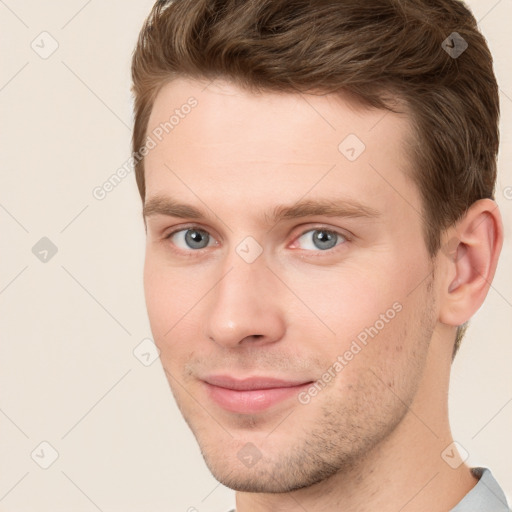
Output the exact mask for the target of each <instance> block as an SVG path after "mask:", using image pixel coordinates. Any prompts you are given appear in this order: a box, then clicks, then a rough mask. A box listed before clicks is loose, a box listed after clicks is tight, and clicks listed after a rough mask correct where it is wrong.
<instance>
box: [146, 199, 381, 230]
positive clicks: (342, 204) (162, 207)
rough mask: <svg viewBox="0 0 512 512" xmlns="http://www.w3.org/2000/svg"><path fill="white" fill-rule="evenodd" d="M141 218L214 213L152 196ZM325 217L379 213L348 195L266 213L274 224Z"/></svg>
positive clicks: (374, 215)
mask: <svg viewBox="0 0 512 512" xmlns="http://www.w3.org/2000/svg"><path fill="white" fill-rule="evenodd" d="M142 215H143V217H144V219H146V218H147V217H151V216H153V215H165V216H169V217H178V218H182V219H185V218H188V219H213V218H214V217H215V215H214V214H211V213H209V212H206V211H202V210H200V209H198V208H196V207H194V206H191V205H188V204H183V203H180V202H178V201H177V200H176V199H174V198H172V197H169V196H161V195H157V196H153V197H151V198H149V199H148V200H147V201H146V202H145V203H144V207H143V210H142ZM315 215H318V216H325V217H366V218H377V217H379V216H380V212H379V211H378V210H375V209H374V208H371V207H369V206H366V205H363V204H362V203H359V202H357V201H354V200H352V199H347V198H340V199H328V198H324V199H306V200H300V201H298V202H297V203H294V204H292V205H278V206H276V207H274V208H273V209H272V210H271V211H270V214H265V220H266V222H268V223H269V224H276V223H278V222H280V221H281V220H289V219H299V218H302V217H311V216H315Z"/></svg>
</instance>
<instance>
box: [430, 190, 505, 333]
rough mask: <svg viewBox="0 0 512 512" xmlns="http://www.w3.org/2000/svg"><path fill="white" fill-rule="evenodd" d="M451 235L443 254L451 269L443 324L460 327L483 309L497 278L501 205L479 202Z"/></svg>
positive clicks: (448, 273) (444, 305) (442, 315)
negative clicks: (481, 307)
mask: <svg viewBox="0 0 512 512" xmlns="http://www.w3.org/2000/svg"><path fill="white" fill-rule="evenodd" d="M449 234H450V235H451V236H449V240H448V242H446V243H445V245H444V247H443V249H442V250H441V251H440V255H439V257H441V258H447V260H445V261H444V263H445V264H446V265H447V266H448V269H447V273H446V276H447V277H446V284H445V286H446V288H445V290H446V291H445V292H442V295H443V297H442V308H441V311H440V321H441V322H443V323H445V324H448V325H453V326H457V325H461V324H463V323H464V322H466V321H467V320H469V319H470V318H471V316H472V315H473V314H474V313H475V312H476V311H477V310H478V309H479V308H480V306H481V305H482V303H483V301H484V299H485V297H486V295H487V293H488V291H489V287H490V285H491V282H492V280H493V278H494V274H495V272H496V267H497V264H498V258H499V254H500V251H501V247H502V245H503V224H502V220H501V215H500V212H499V208H498V205H497V204H496V203H495V202H494V201H492V200H491V199H481V200H479V201H476V202H475V203H473V205H471V207H470V208H469V209H468V211H467V212H466V214H465V215H464V217H463V218H462V219H461V220H459V221H458V222H457V223H456V225H455V226H453V228H451V229H450V233H449Z"/></svg>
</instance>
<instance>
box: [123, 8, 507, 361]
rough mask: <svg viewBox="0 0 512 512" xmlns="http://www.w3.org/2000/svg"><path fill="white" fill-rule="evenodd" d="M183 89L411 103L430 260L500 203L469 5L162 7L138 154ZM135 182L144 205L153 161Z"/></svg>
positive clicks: (494, 143) (138, 79)
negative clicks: (203, 85)
mask: <svg viewBox="0 0 512 512" xmlns="http://www.w3.org/2000/svg"><path fill="white" fill-rule="evenodd" d="M454 33H456V34H454ZM466 44H467V48H466V49H465V50H464V47H465V45H466ZM456 45H457V46H456ZM455 48H458V49H462V50H463V51H462V53H460V51H459V52H458V53H454V51H453V49H455ZM450 49H452V51H450ZM176 77H189V78H195V79H207V80H208V79H211V80H213V79H216V78H223V79H228V80H230V81H232V82H234V83H235V84H237V85H238V86H241V87H245V88H247V89H248V90H250V91H284V92H292V93H293V92H312V91H321V92H322V93H323V94H327V93H337V92H339V93H341V92H343V93H348V94H349V95H351V96H353V97H356V98H358V99H359V100H361V101H362V102H363V104H365V105H367V106H369V107H375V108H383V109H388V110H392V111H395V110H394V107H393V106H392V104H393V101H392V100H393V98H395V99H396V98H398V99H400V100H401V101H402V102H403V103H404V104H405V105H406V107H407V110H408V113H409V115H410V119H411V121H412V125H413V126H414V133H413V134H412V135H413V136H412V137H411V144H410V154H411V158H412V162H413V164H414V169H415V172H414V173H413V176H412V177H413V179H414V181H415V183H416V185H417V186H418V189H419V191H420V193H421V197H422V203H423V204H422V209H423V212H422V213H423V215H422V217H423V225H424V238H425V243H426V246H427V249H428V251H429V254H430V255H431V256H434V255H435V254H436V253H437V252H438V250H439V249H440V245H441V241H440V235H441V232H442V231H443V230H444V229H446V228H447V227H449V226H450V225H452V224H453V223H455V222H456V221H457V220H459V219H460V218H461V217H462V216H463V215H464V213H465V212H466V211H467V209H468V208H469V207H470V206H471V204H473V203H474V202H475V201H477V200H478V199H481V198H491V199H494V187H495V181H496V156H497V152H498V143H499V132H498V118H499V97H498V86H497V83H496V78H495V76H494V72H493V66H492V57H491V54H490V51H489V48H488V46H487V43H486V40H485V38H484V37H483V36H482V34H481V33H480V32H479V30H478V28H477V22H476V20H475V18H474V17H473V15H472V13H471V11H470V10H469V9H468V8H467V7H466V6H465V4H464V3H463V2H461V1H459V0H167V1H165V0H163V1H162V0H160V1H158V2H157V3H156V4H155V5H154V7H153V9H152V10H151V12H150V14H149V16H148V18H147V19H146V21H145V23H144V25H143V27H142V30H141V32H140V35H139V39H138V42H137V45H136V48H135V50H134V54H133V59H132V79H133V86H132V92H133V94H134V109H135V120H134V130H133V138H132V148H133V151H134V153H136V152H137V151H138V150H139V149H140V148H141V147H142V146H143V145H144V141H145V138H146V131H147V124H148V120H149V116H150V114H151V109H152V106H153V102H154V100H155V97H156V95H157V94H158V92H159V90H160V89H161V87H162V86H163V85H164V84H166V83H168V82H169V81H171V80H172V79H173V78H176ZM135 175H136V180H137V186H138V188H139V193H140V195H141V198H142V200H143V201H144V200H145V182H144V159H143V158H141V159H139V160H138V161H137V162H136V164H135ZM464 331H465V326H462V327H459V329H458V330H457V337H456V341H455V345H454V351H453V357H455V354H456V352H457V350H458V348H459V345H460V341H461V339H462V336H463V333H464Z"/></svg>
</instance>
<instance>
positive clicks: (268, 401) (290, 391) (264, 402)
mask: <svg viewBox="0 0 512 512" xmlns="http://www.w3.org/2000/svg"><path fill="white" fill-rule="evenodd" d="M205 385H206V389H207V392H208V395H209V396H210V398H211V399H212V400H213V401H214V402H215V403H217V404H218V405H220V406H221V407H222V408H223V409H225V410H227V411H230V412H236V413H240V414H251V413H256V412H260V411H264V410H266V409H268V408H270V407H272V406H273V405H276V404H278V403H280V402H282V401H283V400H287V399H290V398H293V397H295V398H296V397H297V395H298V394H299V393H300V392H301V391H304V390H305V389H307V388H308V387H309V386H311V382H307V383H306V384H301V385H300V386H290V387H287V388H270V389H253V390H248V391H239V390H234V389H227V388H221V387H219V386H213V385H212V384H208V383H207V382H205Z"/></svg>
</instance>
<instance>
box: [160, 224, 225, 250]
mask: <svg viewBox="0 0 512 512" xmlns="http://www.w3.org/2000/svg"><path fill="white" fill-rule="evenodd" d="M165 238H168V239H170V240H173V244H175V245H176V246H177V247H178V248H179V249H182V250H184V251H188V250H189V249H204V248H205V247H208V245H209V242H210V235H209V233H208V232H206V231H204V230H203V229H197V228H185V229H180V230H179V231H174V232H172V233H170V234H169V235H167V236H166V237H165ZM180 243H181V245H180ZM212 245H215V244H212Z"/></svg>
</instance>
